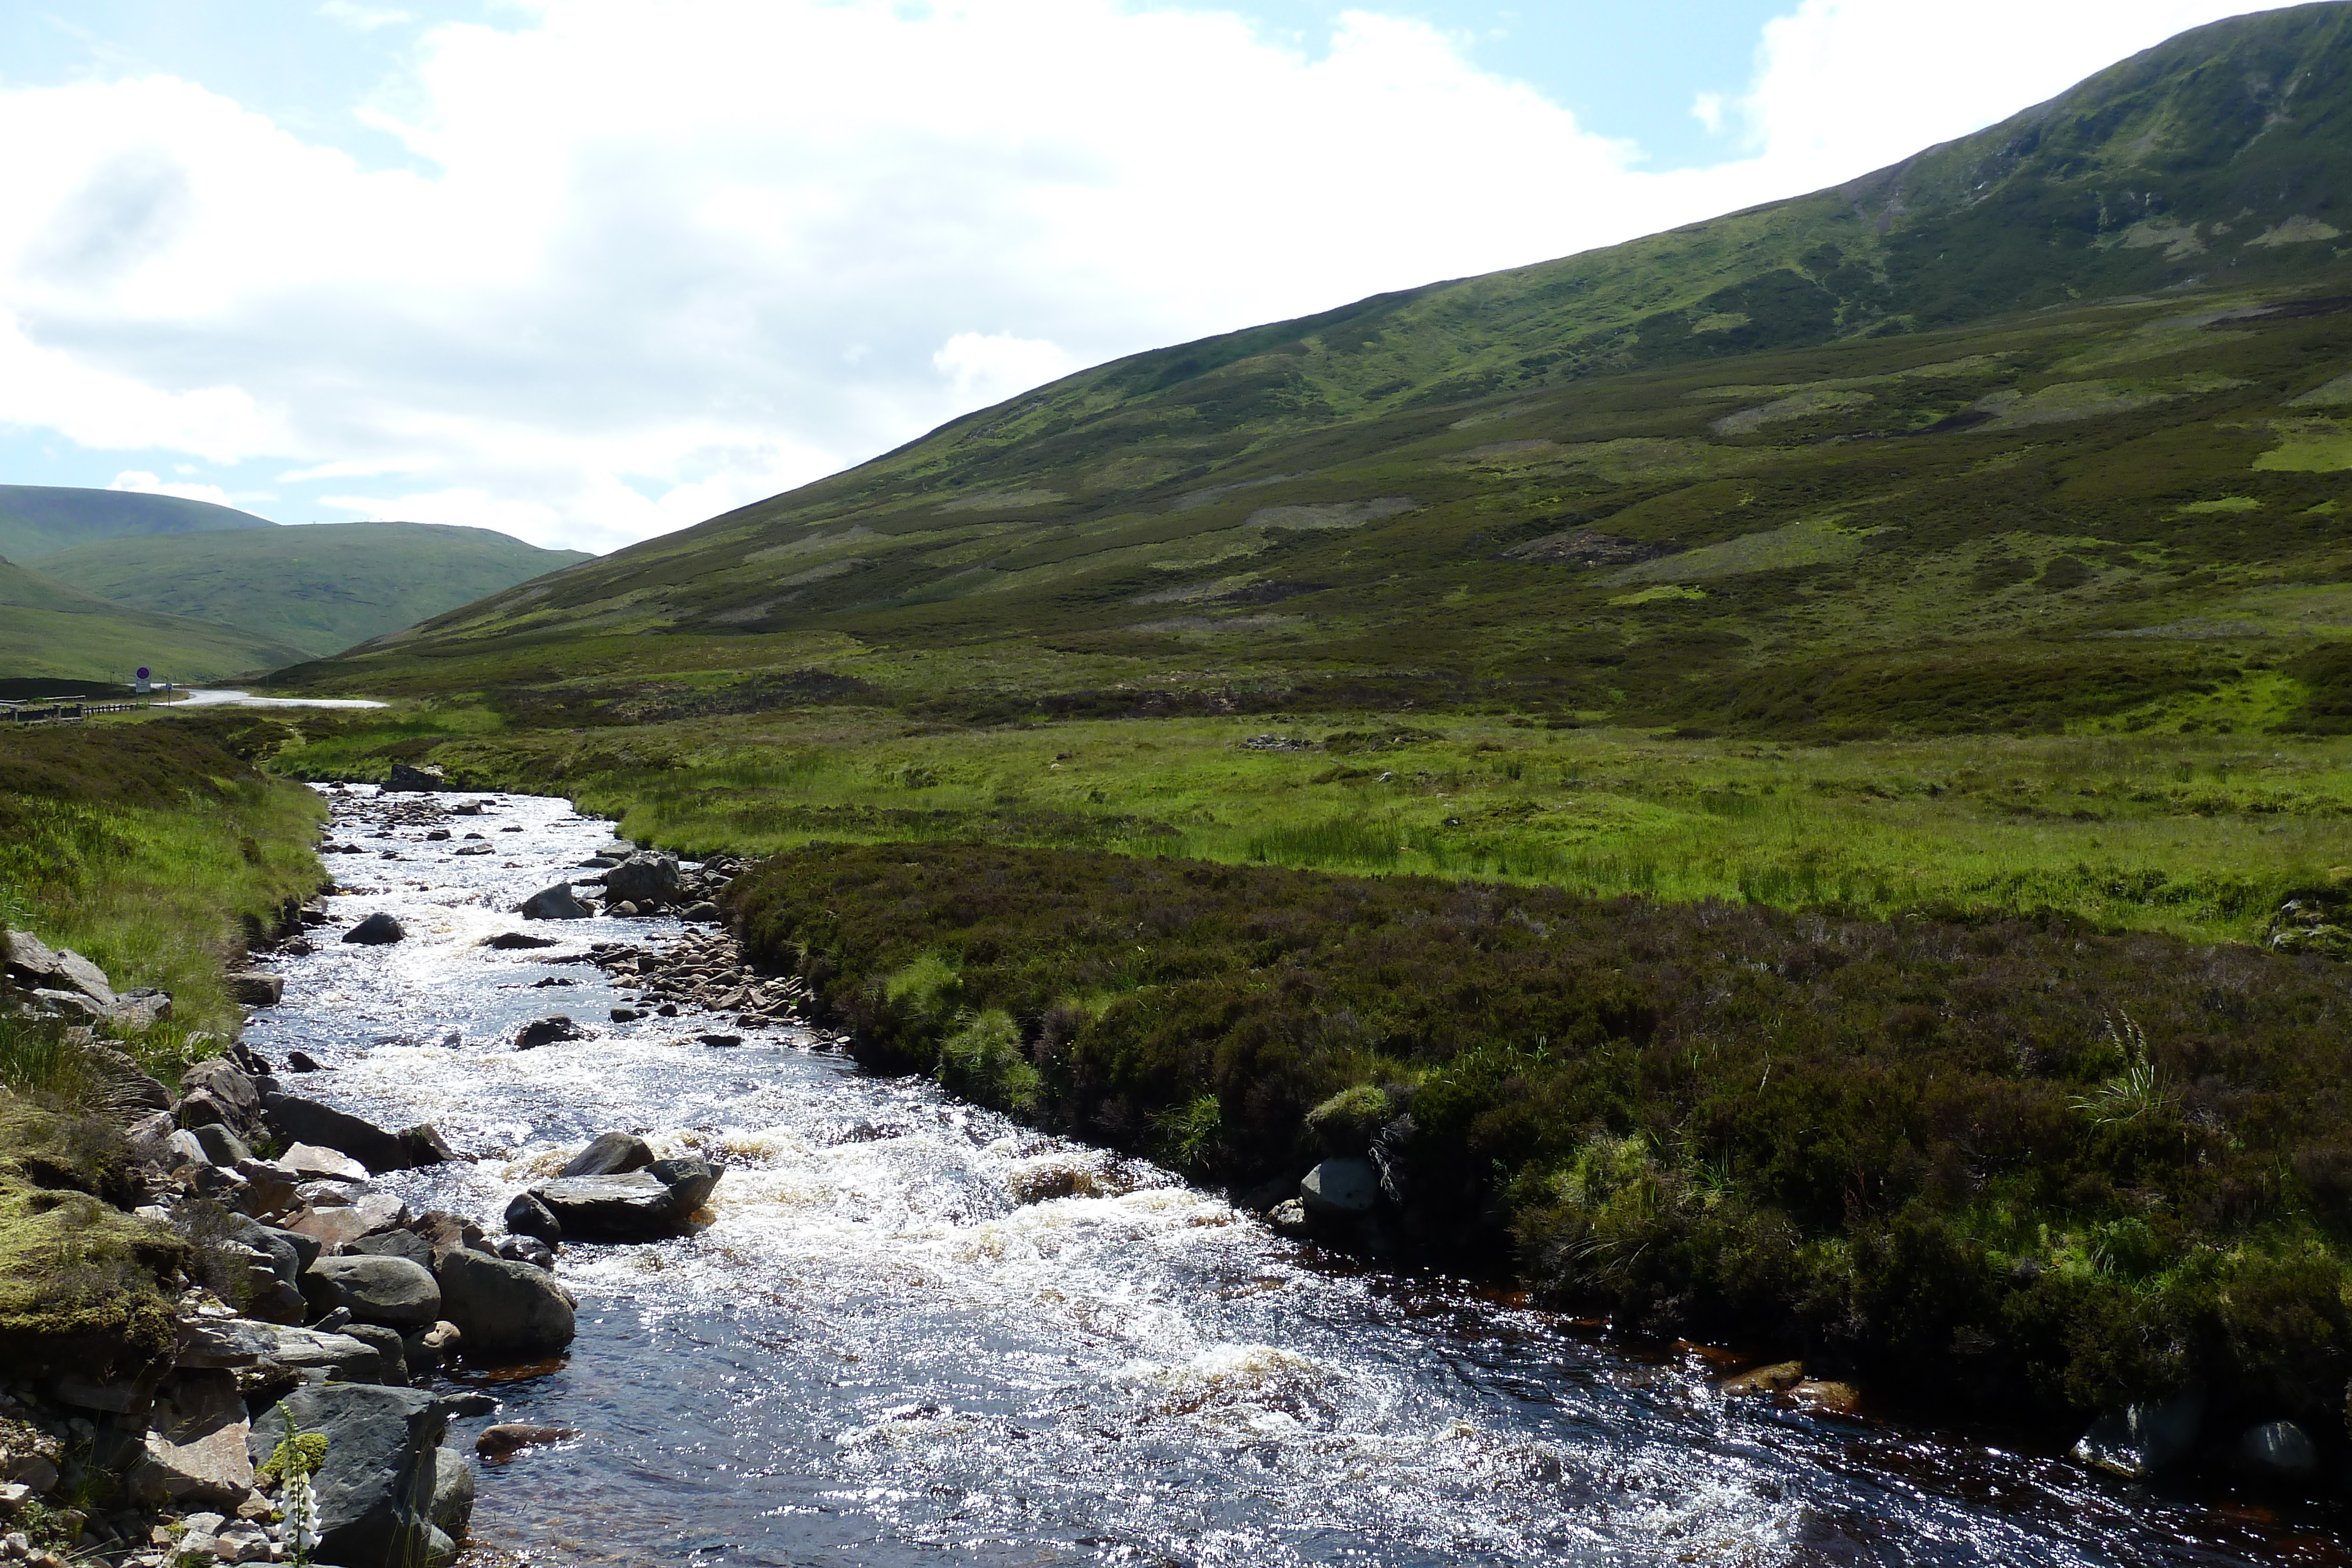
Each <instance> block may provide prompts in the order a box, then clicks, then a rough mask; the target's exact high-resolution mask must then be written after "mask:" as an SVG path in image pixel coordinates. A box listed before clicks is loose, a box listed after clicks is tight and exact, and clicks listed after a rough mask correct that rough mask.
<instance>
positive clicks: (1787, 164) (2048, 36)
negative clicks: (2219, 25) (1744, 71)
mask: <svg viewBox="0 0 2352 1568" xmlns="http://www.w3.org/2000/svg"><path fill="white" fill-rule="evenodd" d="M2266 9H2269V6H2268V5H2262V4H2247V3H2246V0H2126V3H2117V0H1975V3H1974V4H1971V5H1966V6H1957V5H1920V4H1918V3H1917V0H1801V4H1800V5H1797V6H1796V8H1795V9H1794V10H1793V11H1792V12H1791V13H1790V15H1788V16H1782V17H1780V18H1779V19H1777V20H1775V21H1772V22H1769V23H1767V24H1766V25H1765V27H1764V41H1763V46H1762V47H1761V49H1760V51H1759V62H1760V68H1759V75H1758V79H1757V81H1756V84H1755V87H1754V89H1753V90H1752V91H1751V92H1750V93H1749V94H1748V97H1747V99H1745V101H1744V102H1743V103H1742V104H1741V105H1740V108H1741V110H1742V112H1743V113H1744V115H1745V116H1746V118H1747V120H1748V124H1749V126H1750V128H1751V130H1752V131H1753V132H1754V134H1755V135H1756V137H1757V139H1758V141H1759V151H1760V152H1761V162H1764V163H1765V164H1767V165H1769V166H1770V167H1772V168H1774V169H1775V170H1776V171H1777V172H1782V173H1783V174H1784V175H1786V176H1787V177H1790V178H1793V179H1797V180H1801V182H1803V183H1806V184H1807V185H1809V186H1811V187H1813V188H1819V187H1820V186H1822V185H1826V184H1832V183H1836V182H1838V181H1841V180H1844V179H1848V178H1851V177H1852V176H1853V175H1855V174H1858V173H1862V172H1866V171H1867V170H1870V169H1874V168H1883V167H1885V165H1886V164H1888V163H1892V162H1896V161H1897V160H1899V159H1902V158H1905V157H1907V156H1909V155H1910V154H1911V153H1913V152H1918V151H1919V150H1920V149H1922V148H1924V147H1927V146H1930V145H1932V144H1934V143H1936V142H1938V141H1950V140H1951V139H1952V138H1954V137H1956V136H1964V135H1966V134H1968V133H1969V131H1977V130H1981V129H1982V128H1983V127H1985V126H1987V125H1990V124H1992V123H1994V122H1996V121H1998V120H2005V119H2007V118H2008V117H2009V116H2010V115H2011V114H2014V113H2015V112H2017V111H2018V110H2021V109H2025V108H2027V107H2029V106H2031V105H2032V104H2036V103H2040V102H2042V100H2044V99H2051V98H2054V97H2056V96H2057V95H2058V94H2059V93H2061V92H2063V91H2064V90H2065V89H2068V88H2070V87H2072V86H2074V83H2076V82H2078V81H2080V80H2082V79H2083V78H2084V77H2087V76H2089V75H2091V74H2092V73H2093V72H2094V71H2096V70H2099V69H2100V68H2103V67H2105V66H2108V65H2111V64H2113V63H2114V62H2116V61H2117V60H2120V59H2122V58H2124V57H2126V56H2128V55H2133V54H2137V53H2138V52H2139V51H2140V50H2142V49H2146V48H2150V47H2154V46H2155V45H2157V44H2160V43H2162V42H2163V41H2164V40H2165V39H2167V38H2168V37H2172V36H2173V35H2174V34H2176V33H2179V32H2181V31H2183V30H2185V29H2187V28H2189V27H2193V26H2200V24H2203V23H2206V22H2212V21H2218V20H2220V19H2221V18H2222V17H2224V16H2242V15H2244V14H2246V13H2248V12H2251V11H2260V10H2266Z"/></svg>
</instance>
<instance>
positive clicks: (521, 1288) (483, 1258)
mask: <svg viewBox="0 0 2352 1568" xmlns="http://www.w3.org/2000/svg"><path fill="white" fill-rule="evenodd" d="M441 1306H442V1311H443V1312H446V1314H447V1315H448V1319H449V1321H450V1322H453V1323H455V1324H457V1332H458V1333H459V1335H460V1336H461V1341H460V1342H461V1343H462V1344H463V1345H464V1347H465V1352H466V1354H467V1356H468V1357H472V1358H481V1357H491V1358H496V1357H501V1356H509V1357H513V1358H515V1359H517V1360H526V1359H529V1358H531V1357H534V1356H543V1355H551V1354H554V1353H555V1352H557V1351H560V1350H562V1348H563V1347H564V1346H565V1345H568V1344H570V1343H572V1333H573V1329H572V1298H571V1297H570V1296H569V1295H567V1294H566V1293H565V1292H564V1290H563V1287H562V1286H561V1285H559V1284H557V1283H556V1282H555V1278H554V1276H553V1275H551V1274H549V1273H548V1272H547V1271H546V1270H541V1269H534V1268H532V1267H531V1266H530V1264H528V1263H518V1262H515V1261H513V1260H510V1259H506V1258H493V1257H491V1256H490V1255H489V1254H488V1253H487V1252H477V1251H475V1250H473V1249H471V1248H459V1249H456V1250H454V1251H451V1252H449V1253H448V1254H447V1255H446V1256H445V1257H444V1258H443V1259H442V1260H441Z"/></svg>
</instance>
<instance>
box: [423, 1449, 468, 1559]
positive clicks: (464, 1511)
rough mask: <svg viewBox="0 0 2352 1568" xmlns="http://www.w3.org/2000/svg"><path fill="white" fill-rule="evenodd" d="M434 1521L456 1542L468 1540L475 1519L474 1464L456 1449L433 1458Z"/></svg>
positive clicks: (445, 1450)
mask: <svg viewBox="0 0 2352 1568" xmlns="http://www.w3.org/2000/svg"><path fill="white" fill-rule="evenodd" d="M432 1511H433V1522H434V1523H435V1524H436V1525H438V1526H439V1527H440V1529H441V1531H442V1533H443V1534H445V1535H447V1536H448V1537H449V1538H450V1539H451V1540H453V1541H463V1540H465V1539H466V1528H467V1525H469V1524H471V1523H472V1522H473V1518H474V1465H473V1461H472V1460H470V1459H468V1458H466V1456H465V1455H464V1454H463V1453H462V1452H460V1451H459V1450H457V1449H456V1448H443V1449H441V1450H440V1451H439V1452H438V1453H436V1454H435V1455H434V1457H433V1503H432Z"/></svg>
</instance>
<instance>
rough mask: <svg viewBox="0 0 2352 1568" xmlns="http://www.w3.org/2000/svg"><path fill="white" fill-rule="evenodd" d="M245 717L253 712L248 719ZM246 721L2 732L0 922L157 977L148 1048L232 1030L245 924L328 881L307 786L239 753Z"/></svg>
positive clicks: (132, 980) (314, 802) (184, 720)
mask: <svg viewBox="0 0 2352 1568" xmlns="http://www.w3.org/2000/svg"><path fill="white" fill-rule="evenodd" d="M244 722H245V723H247V724H249V723H250V721H244ZM238 723H239V721H237V720H236V719H234V718H232V719H229V720H226V721H217V722H210V723H208V722H207V721H205V720H202V719H196V718H193V717H187V716H175V717H173V718H154V719H150V720H146V721H144V722H140V723H127V724H114V725H97V726H89V727H81V728H59V729H47V730H38V731H28V732H24V733H17V734H8V735H0V918H5V922H6V923H7V924H8V925H14V926H16V927H18V928H28V929H30V930H31V931H32V932H33V934H34V935H35V936H38V937H40V938H41V939H42V940H43V941H45V942H47V943H48V944H49V945H51V946H66V947H71V948H73V949H74V950H75V951H77V952H79V953H81V954H83V955H84V956H87V957H89V959H90V960H91V961H93V962H94V963H97V964H98V965H99V966H100V967H102V968H104V969H105V970H106V972H107V974H108V976H109V977H110V978H111V979H112V980H113V981H114V983H115V985H116V986H117V988H131V987H135V986H157V987H161V988H163V989H165V990H167V991H170V992H171V993H172V997H173V1015H174V1017H173V1022H172V1024H171V1025H169V1026H167V1027H166V1028H165V1029H164V1030H162V1031H159V1033H158V1034H157V1036H156V1037H155V1038H154V1039H152V1040H142V1041H139V1042H135V1043H136V1044H138V1046H139V1047H140V1049H141V1051H142V1054H146V1055H150V1056H152V1057H154V1058H157V1059H159V1065H161V1066H162V1067H163V1068H164V1069H166V1070H167V1071H168V1069H169V1067H170V1064H171V1061H170V1059H173V1058H175V1057H176V1056H177V1055H179V1054H181V1053H183V1052H184V1051H185V1050H186V1049H187V1045H186V1040H187V1036H188V1034H189V1033H190V1032H192V1031H208V1032H211V1033H215V1034H217V1035H220V1036H223V1037H231V1036H233V1035H234V1033H235V1030H236V1024H237V1022H238V1020H239V1019H240V1018H241V1017H242V1016H243V1015H242V1012H241V1010H240V1009H239V1008H238V1007H237V1005H236V1003H235V1002H233V1001H231V1000H230V999H229V998H228V996H227V994H226V989H225V988H224V984H223V975H224V973H225V971H226V967H227V966H228V965H229V964H230V963H232V962H233V961H234V960H236V958H238V957H239V956H242V954H243V953H244V951H245V946H246V940H247V932H248V930H249V929H250V926H249V925H248V923H255V924H257V925H261V926H263V927H267V926H268V925H273V924H275V923H276V921H277V920H278V917H279V912H280V910H281V909H282V906H283V905H284V904H285V903H286V902H287V901H288V900H289V899H295V900H298V901H299V899H301V898H304V897H307V896H309V894H310V893H311V892H312V891H313V890H315V889H316V888H317V887H318V886H319V885H320V883H322V882H323V881H324V880H325V876H324V872H323V870H322V868H321V867H320V862H319V860H318V858H317V855H316V854H315V853H314V844H315V841H316V838H317V829H318V824H319V822H320V821H321V820H322V819H323V817H324V815H325V812H324V808H323V807H322V806H321V805H320V803H319V800H318V798H317V797H316V796H315V795H314V794H312V793H311V791H310V790H308V789H301V788H300V787H299V786H296V785H293V784H290V783H289V782H287V781H286V780H284V779H276V778H272V777H270V776H268V775H265V774H263V773H260V772H259V771H257V769H255V768H254V767H253V766H252V765H251V763H250V762H249V761H247V759H245V758H240V757H238V756H237V755H236V753H235V752H234V751H233V750H231V749H230V748H229V747H227V746H226V745H224V744H223V742H224V740H233V739H235V738H236V726H237V725H238Z"/></svg>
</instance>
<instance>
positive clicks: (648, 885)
mask: <svg viewBox="0 0 2352 1568" xmlns="http://www.w3.org/2000/svg"><path fill="white" fill-rule="evenodd" d="M604 894H605V896H606V897H608V898H611V899H614V900H615V901H620V902H626V903H629V904H635V905H636V906H637V907H638V908H640V909H644V908H648V907H650V906H652V905H655V904H668V903H670V902H672V901H673V900H675V899H676V898H677V856H676V855H667V854H655V853H652V852H641V853H638V854H633V855H631V856H630V857H629V858H628V859H627V860H625V861H623V862H621V863H620V864H619V865H616V866H614V867H613V868H612V869H611V870H609V871H607V872H606V873H604Z"/></svg>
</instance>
